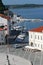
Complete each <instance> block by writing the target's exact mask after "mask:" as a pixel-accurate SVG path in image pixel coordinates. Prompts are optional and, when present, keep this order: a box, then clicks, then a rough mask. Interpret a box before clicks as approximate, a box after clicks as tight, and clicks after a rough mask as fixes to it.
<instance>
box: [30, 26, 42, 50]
mask: <svg viewBox="0 0 43 65" xmlns="http://www.w3.org/2000/svg"><path fill="white" fill-rule="evenodd" d="M29 46H32V47H36V48H39V49H43V26H41V27H39V28H35V29H32V30H30V31H29Z"/></svg>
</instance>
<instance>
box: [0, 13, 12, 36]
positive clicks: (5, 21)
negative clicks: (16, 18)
mask: <svg viewBox="0 0 43 65" xmlns="http://www.w3.org/2000/svg"><path fill="white" fill-rule="evenodd" d="M10 25H11V22H10V17H9V16H5V15H4V14H0V26H4V30H5V35H6V34H9V26H10Z"/></svg>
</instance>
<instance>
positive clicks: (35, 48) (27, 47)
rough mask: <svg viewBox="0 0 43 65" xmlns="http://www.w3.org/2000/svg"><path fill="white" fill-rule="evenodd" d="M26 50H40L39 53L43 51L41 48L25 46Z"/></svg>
mask: <svg viewBox="0 0 43 65" xmlns="http://www.w3.org/2000/svg"><path fill="white" fill-rule="evenodd" d="M25 49H30V50H39V51H41V50H42V49H40V48H37V47H32V46H25Z"/></svg>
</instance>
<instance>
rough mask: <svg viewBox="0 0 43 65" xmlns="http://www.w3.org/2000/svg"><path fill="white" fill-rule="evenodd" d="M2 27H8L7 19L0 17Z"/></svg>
mask: <svg viewBox="0 0 43 65" xmlns="http://www.w3.org/2000/svg"><path fill="white" fill-rule="evenodd" d="M0 25H4V26H5V25H7V19H5V18H2V17H0Z"/></svg>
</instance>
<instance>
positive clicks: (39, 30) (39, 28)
mask: <svg viewBox="0 0 43 65" xmlns="http://www.w3.org/2000/svg"><path fill="white" fill-rule="evenodd" d="M30 31H33V32H42V31H43V26H41V27H38V28H34V29H32V30H30Z"/></svg>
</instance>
